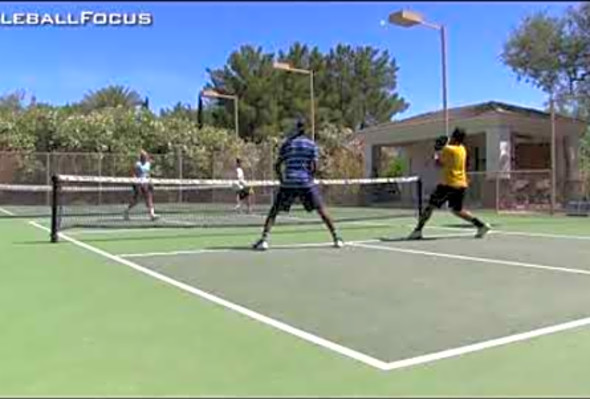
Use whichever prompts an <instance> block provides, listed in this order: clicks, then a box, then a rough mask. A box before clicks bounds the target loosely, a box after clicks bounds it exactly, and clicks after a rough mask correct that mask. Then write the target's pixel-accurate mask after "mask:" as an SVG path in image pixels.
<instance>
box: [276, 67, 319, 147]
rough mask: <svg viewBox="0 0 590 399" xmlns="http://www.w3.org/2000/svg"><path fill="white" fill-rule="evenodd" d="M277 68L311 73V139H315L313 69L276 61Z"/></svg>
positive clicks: (305, 73)
mask: <svg viewBox="0 0 590 399" xmlns="http://www.w3.org/2000/svg"><path fill="white" fill-rule="evenodd" d="M273 66H274V68H275V69H280V70H282V71H288V72H294V73H300V74H303V75H309V94H310V98H311V139H312V140H315V106H314V96H313V70H311V69H298V68H293V67H292V66H291V65H289V64H288V63H286V62H275V63H274V65H273Z"/></svg>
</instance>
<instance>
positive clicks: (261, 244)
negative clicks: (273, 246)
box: [252, 238, 268, 251]
mask: <svg viewBox="0 0 590 399" xmlns="http://www.w3.org/2000/svg"><path fill="white" fill-rule="evenodd" d="M252 249H255V250H258V251H266V250H267V249H268V242H267V241H266V240H265V239H264V238H261V239H260V240H258V241H256V243H255V244H254V245H252Z"/></svg>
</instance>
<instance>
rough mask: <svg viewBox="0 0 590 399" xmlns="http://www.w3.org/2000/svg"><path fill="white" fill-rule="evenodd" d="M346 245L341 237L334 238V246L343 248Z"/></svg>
mask: <svg viewBox="0 0 590 399" xmlns="http://www.w3.org/2000/svg"><path fill="white" fill-rule="evenodd" d="M343 246H344V241H343V240H342V238H340V237H336V238H335V239H334V248H342V247H343Z"/></svg>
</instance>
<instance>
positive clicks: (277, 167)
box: [275, 158, 283, 183]
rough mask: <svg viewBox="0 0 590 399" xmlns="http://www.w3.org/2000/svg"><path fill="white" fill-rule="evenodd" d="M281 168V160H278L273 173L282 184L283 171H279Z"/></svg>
mask: <svg viewBox="0 0 590 399" xmlns="http://www.w3.org/2000/svg"><path fill="white" fill-rule="evenodd" d="M281 166H283V160H282V159H280V158H279V160H278V161H277V162H276V163H275V173H276V175H277V178H278V179H279V181H280V182H281V183H282V182H283V171H282V169H281Z"/></svg>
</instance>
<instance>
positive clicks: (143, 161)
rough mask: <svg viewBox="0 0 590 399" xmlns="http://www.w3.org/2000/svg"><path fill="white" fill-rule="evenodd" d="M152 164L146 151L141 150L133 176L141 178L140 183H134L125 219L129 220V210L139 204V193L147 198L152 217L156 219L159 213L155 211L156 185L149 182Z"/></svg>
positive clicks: (146, 203) (146, 201) (146, 202)
mask: <svg viewBox="0 0 590 399" xmlns="http://www.w3.org/2000/svg"><path fill="white" fill-rule="evenodd" d="M151 168H152V164H151V162H150V159H149V155H148V153H147V152H146V151H144V150H141V152H140V153H139V160H138V161H137V162H136V163H135V165H134V168H133V176H134V177H136V178H138V179H139V180H140V182H139V184H134V185H133V197H132V198H131V200H130V201H129V206H128V207H127V209H125V220H129V211H131V209H132V208H133V207H134V206H135V205H137V201H138V199H139V195H140V194H142V195H143V198H144V199H145V205H146V206H147V208H148V210H149V214H150V219H152V220H156V219H157V218H158V215H156V213H155V211H154V187H153V186H152V185H151V184H150V183H149V178H150V172H151Z"/></svg>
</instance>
